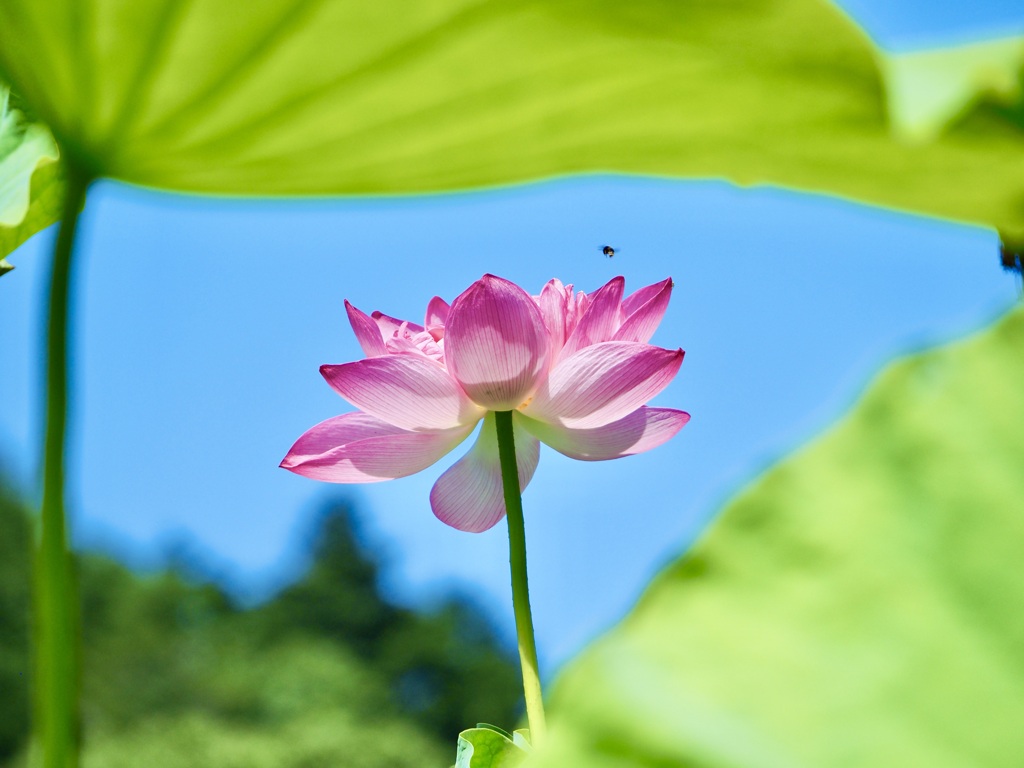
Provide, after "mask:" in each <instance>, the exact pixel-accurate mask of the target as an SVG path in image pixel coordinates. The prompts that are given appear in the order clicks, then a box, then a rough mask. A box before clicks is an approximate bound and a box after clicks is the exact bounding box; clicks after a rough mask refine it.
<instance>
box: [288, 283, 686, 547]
mask: <svg viewBox="0 0 1024 768" xmlns="http://www.w3.org/2000/svg"><path fill="white" fill-rule="evenodd" d="M672 285H673V284H672V280H671V279H666V280H663V281H662V282H660V283H655V284H654V285H649V286H647V287H646V288H641V289H640V290H638V291H636V292H635V293H633V294H632V295H631V296H629V297H627V298H626V299H625V300H623V289H624V287H625V280H624V279H623V278H621V277H616V278H614V279H612V280H611V281H609V282H608V283H607V284H606V285H605V286H603V287H602V288H600V289H599V290H597V291H595V292H594V293H591V294H584V293H582V292H580V293H577V294H574V293H573V290H572V286H571V285H569V286H563V285H562V284H561V283H560V282H559V281H558V280H551V281H550V282H549V283H548V284H547V285H545V286H544V289H543V290H542V291H541V293H540V296H536V297H531V296H530V295H529V294H527V293H526V292H525V291H524V290H523V289H522V288H520V287H519V286H517V285H515V284H513V283H510V282H509V281H508V280H504V279H502V278H500V277H495V276H494V275H484V276H483V277H482V278H481V279H480V280H477V281H476V282H475V283H473V285H471V286H470V287H469V288H468V289H466V291H465V292H463V293H462V294H461V295H460V296H459V297H458V298H456V299H455V301H454V302H453V303H452V304H451V306H449V305H448V304H447V303H446V302H445V301H444V300H443V299H440V298H438V297H435V298H434V299H432V300H431V301H430V303H429V304H428V306H427V311H426V317H425V320H424V323H423V325H417V324H415V323H410V322H407V321H402V320H396V319H394V318H391V317H388V316H387V315H384V314H381V313H379V312H375V313H373V315H372V316H367V315H366V314H364V313H363V312H360V311H359V310H358V309H356V308H355V307H353V306H352V305H351V304H349V303H348V302H347V301H346V302H345V308H346V310H347V311H348V317H349V321H350V322H351V324H352V329H353V330H354V331H355V334H356V337H357V338H358V340H359V344H360V346H362V348H363V351H364V352H365V353H366V356H367V357H366V359H365V360H359V361H357V362H354V363H345V364H344V365H324V366H321V367H320V373H321V374H322V375H323V376H324V378H325V379H327V383H328V384H330V386H331V387H332V388H333V389H334V390H335V391H336V392H337V393H338V394H340V395H341V396H342V397H343V398H345V399H346V400H348V401H349V402H350V403H351V404H352V405H354V406H356V408H358V409H359V411H357V412H355V413H346V414H343V415H341V416H335V417H334V418H331V419H327V420H326V421H324V422H321V423H320V424H317V425H316V426H315V427H313V428H312V429H310V430H309V431H308V432H306V433H305V434H304V435H302V437H300V438H299V439H298V441H297V442H296V443H295V445H293V446H292V448H291V450H290V451H289V452H288V455H287V456H285V458H284V460H283V461H282V462H281V466H282V467H284V468H285V469H289V470H291V471H292V472H295V473H297V474H300V475H304V476H306V477H310V478H313V479H314V480H325V481H328V482H335V483H371V482H377V481H380V480H391V479H394V478H398V477H405V476H406V475H411V474H414V473H416V472H419V471H420V470H423V469H426V468H427V467H429V466H430V465H431V464H434V463H435V462H436V461H438V460H439V459H441V458H442V457H443V456H445V455H446V454H448V453H449V452H450V451H451V450H452V449H454V448H455V447H456V446H457V445H458V444H459V443H461V442H462V441H463V440H465V439H466V438H467V437H468V436H469V435H470V434H471V433H472V431H473V429H474V428H475V427H476V425H477V423H478V422H480V420H481V419H482V420H483V421H484V426H483V429H481V431H480V434H479V435H478V436H477V439H476V443H475V445H474V446H473V448H472V449H470V451H469V453H467V454H466V455H465V456H463V457H462V458H461V459H459V460H458V461H457V462H456V463H455V464H454V465H453V466H452V467H451V468H449V469H448V470H447V471H446V472H445V473H444V474H442V475H441V477H440V478H439V479H438V481H437V482H436V483H435V484H434V487H433V490H432V491H431V493H430V504H431V508H432V509H433V511H434V514H435V515H436V516H437V517H438V518H439V519H440V520H442V521H443V522H445V523H447V524H448V525H451V526H453V527H455V528H458V529H460V530H463V531H473V532H479V531H485V530H487V529H488V528H490V527H491V526H493V525H494V524H495V523H497V522H498V521H499V520H501V518H502V517H504V515H505V502H504V498H503V495H502V484H501V469H500V466H499V461H498V447H497V438H496V431H495V426H494V416H493V412H494V411H513V428H514V435H515V448H516V459H517V462H518V467H519V484H520V490H522V489H525V488H526V486H527V484H528V483H529V482H530V480H531V478H532V477H533V473H534V470H535V469H536V468H537V462H538V459H539V457H540V442H543V443H545V444H547V445H549V446H551V447H552V448H554V449H555V450H556V451H559V452H560V453H563V454H565V455H566V456H570V457H572V458H575V459H582V460H584V461H601V460H604V459H617V458H620V457H622V456H629V455H631V454H635V453H641V452H643V451H647V450H650V449H651V448H654V447H656V446H658V445H661V444H662V443H664V442H665V441H667V440H668V439H669V438H671V437H672V436H673V435H675V434H676V432H678V431H679V430H680V429H682V427H683V425H685V424H686V422H687V421H689V419H690V416H689V414H687V413H685V412H683V411H677V410H673V409H671V408H649V407H647V406H645V405H644V403H646V402H647V401H648V400H649V399H650V398H652V397H654V396H655V395H657V394H658V393H659V392H661V390H662V389H664V388H665V387H666V386H667V385H668V383H669V382H670V381H671V380H672V378H673V377H674V376H675V375H676V373H677V372H678V370H679V366H680V364H681V363H682V360H683V351H682V350H681V349H677V350H670V349H662V348H660V347H654V346H651V345H649V344H647V341H648V340H649V339H650V338H651V336H652V335H653V333H654V330H655V328H657V326H658V324H659V323H660V322H661V318H662V316H663V315H664V314H665V309H666V307H667V306H668V300H669V295H670V293H671V290H672Z"/></svg>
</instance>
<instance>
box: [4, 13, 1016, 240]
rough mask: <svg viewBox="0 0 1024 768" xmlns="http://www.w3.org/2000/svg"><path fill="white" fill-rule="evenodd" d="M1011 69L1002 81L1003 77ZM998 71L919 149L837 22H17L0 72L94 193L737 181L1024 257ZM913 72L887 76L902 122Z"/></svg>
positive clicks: (281, 16) (177, 17)
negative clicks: (577, 178) (599, 176)
mask: <svg viewBox="0 0 1024 768" xmlns="http://www.w3.org/2000/svg"><path fill="white" fill-rule="evenodd" d="M1007 45H1009V46H1011V47H1012V44H1011V43H1008V44H1007ZM1000 50H1001V51H1002V49H1000ZM1015 55H1016V54H1013V53H1012V51H1011V50H1010V48H1007V50H1006V51H1003V52H1000V53H999V54H998V55H997V56H995V59H993V60H994V61H997V62H998V66H999V67H1000V68H1001V69H1000V73H1001V74H1000V78H1002V77H1003V76H1004V75H1005V74H1006V73H1009V74H1012V66H1013V60H1014V56H1015ZM985 56H988V54H985ZM985 56H981V54H978V56H973V55H971V56H967V57H966V58H964V57H960V58H959V59H957V57H956V56H954V57H953V59H957V61H959V64H957V63H956V62H953V63H952V64H950V63H949V61H947V60H946V59H943V62H944V64H943V68H942V70H941V71H942V72H943V73H944V74H942V75H941V77H944V78H953V79H954V80H956V82H957V83H958V84H957V85H956V89H957V92H958V93H959V94H960V95H961V96H962V95H963V94H964V93H966V92H967V91H969V90H970V89H976V90H977V89H980V90H978V91H977V93H976V96H977V98H975V99H973V100H972V99H968V101H971V102H972V103H974V104H975V108H974V109H965V110H960V111H959V112H958V115H959V119H958V120H957V121H956V122H955V123H953V124H950V125H949V127H948V129H947V131H946V132H945V133H943V134H942V135H941V136H934V138H933V139H932V140H929V141H919V142H916V143H907V142H905V141H904V140H902V139H901V138H900V131H903V129H904V128H906V126H929V128H928V131H927V132H926V133H927V134H928V135H929V136H931V135H933V134H934V133H935V131H934V126H935V125H937V123H936V120H938V119H939V118H938V116H937V115H938V113H935V114H934V115H933V114H931V113H930V112H929V113H928V115H929V116H928V117H927V118H925V117H921V116H922V115H925V114H926V111H922V110H923V108H922V107H921V105H916V106H915V105H911V106H910V107H907V108H906V109H904V108H902V107H901V108H900V110H901V111H899V112H898V113H897V114H896V115H894V116H892V117H891V116H890V115H888V114H887V106H886V105H887V96H886V88H887V85H886V79H885V77H884V73H883V68H882V67H880V65H879V62H880V61H883V62H884V61H889V59H887V58H885V57H883V56H882V55H881V53H880V52H879V51H878V49H877V48H876V47H875V46H874V45H873V44H872V43H871V42H870V41H869V40H868V39H867V37H866V35H865V34H864V32H863V31H862V30H861V29H860V28H858V27H857V26H856V25H855V24H853V23H852V22H851V21H850V20H849V19H848V18H847V17H846V16H845V15H844V14H843V13H842V12H841V11H840V10H839V9H838V8H836V7H835V6H834V5H832V4H831V3H830V2H827V0H736V1H735V2H729V3H699V2H694V1H693V0H689V1H687V2H676V1H675V0H637V1H636V2H630V3H609V2H598V1H597V0H563V1H562V2H557V3H551V2H548V0H513V1H512V2H500V3H499V2H482V1H481V0H424V1H421V2H416V3H405V2H401V3H400V2H397V0H390V1H388V0H384V1H382V2H375V3H328V2H317V1H316V0H302V1H301V2H292V1H291V0H288V1H287V2H286V1H285V0H269V1H268V2H262V3H258V4H255V5H251V6H249V7H247V8H246V11H245V12H244V13H239V12H238V6H237V3H235V2H233V0H203V2H191V3H184V2H176V0H74V1H72V0H6V2H4V3H3V4H2V5H0V71H2V72H3V73H4V75H5V76H6V77H7V78H8V79H9V80H10V82H11V83H13V84H14V85H15V86H16V88H17V89H18V90H19V91H20V92H21V93H23V94H24V95H25V97H26V98H27V99H28V100H29V101H30V102H31V104H32V105H33V107H34V108H35V109H36V110H37V111H38V113H39V114H40V115H41V116H42V117H43V118H44V119H45V120H46V121H47V123H48V124H49V125H50V126H51V127H52V129H53V130H54V132H55V134H56V135H57V137H58V140H59V141H60V143H61V146H62V147H63V148H64V149H65V150H66V151H68V152H70V153H71V154H72V156H73V157H74V158H75V159H76V160H77V161H78V162H80V163H83V164H85V165H86V166H88V167H89V170H91V171H92V172H95V173H96V174H98V175H105V176H111V177H114V178H119V179H124V180H126V181H130V182H134V183H138V184H145V185H151V186H155V187H164V188H170V189H178V190H190V191H197V192H214V193H229V194H260V195H280V194H372V193H396V192H402V193H406V192H415V191H435V190H441V189H455V188H466V187H480V186H487V185H495V184H507V183H513V182H518V181H523V180H528V179H534V178H538V177H545V176H550V175H554V174H567V173H580V172H585V171H602V172H623V173H640V174H658V175H670V176H677V177H696V178H728V179H731V180H733V181H735V182H737V183H740V184H756V183H773V184H778V185H782V186H785V187H791V188H798V189H807V190H821V191H825V192H829V193H832V194H835V195H839V196H843V197H848V198H855V199H860V200H865V201H868V202H872V203H876V204H880V205H884V206H890V207H893V208H898V209H904V210H911V211H918V212H923V213H927V214H931V215H937V216H942V217H948V218H953V219H959V220H965V221H972V222H977V223H984V224H988V225H991V226H995V227H998V228H999V229H1000V230H1001V231H1002V232H1003V233H1004V235H1005V236H1006V237H1007V238H1009V239H1019V240H1021V241H1022V242H1024V205H1022V204H1021V199H1022V196H1024V181H1022V179H1024V152H1021V149H1022V136H1024V123H1022V122H1021V120H1019V119H1018V117H1017V115H1018V112H1019V109H1018V107H1019V105H1020V104H1021V103H1022V101H1021V94H1020V92H1019V91H1017V92H1012V93H1011V92H1010V91H1007V90H1005V89H1002V86H1001V85H1000V86H999V88H997V89H996V91H990V90H986V89H988V87H989V85H990V84H991V81H990V79H989V78H987V77H980V78H978V77H975V76H974V75H973V74H972V75H970V76H964V77H961V76H960V75H959V74H957V73H958V72H959V71H960V70H958V69H956V67H958V66H963V67H966V68H967V70H969V71H970V72H971V73H975V72H976V65H977V63H978V61H980V60H981V58H985ZM978 57H981V58H978ZM990 58H991V57H990ZM985 60H986V61H987V60H989V59H985ZM900 61H903V60H902V59H901V60H900ZM915 62H916V64H915V65H914V66H912V67H911V68H910V70H908V69H907V68H906V67H905V66H903V65H901V64H897V65H895V69H893V67H892V66H888V65H887V68H886V69H885V72H890V73H891V72H896V73H897V74H896V75H895V76H894V77H895V80H893V85H892V86H891V87H892V88H895V96H894V97H893V99H892V103H895V104H904V103H905V102H906V98H905V96H906V90H907V89H906V84H907V83H908V82H911V81H912V82H917V81H918V80H919V79H920V78H918V76H917V74H913V75H912V76H909V77H910V80H908V79H907V78H908V75H907V72H908V71H911V70H912V71H913V72H918V70H920V69H921V68H922V67H925V66H926V65H927V64H928V62H927V61H926V60H925V59H917V60H915ZM1017 62H1018V64H1019V59H1017ZM918 65H920V66H918ZM950 67H953V68H952V69H951V68H950ZM890 79H891V78H890ZM1000 83H1002V80H1000ZM964 89H967V91H965V90H964ZM959 98H960V96H958V99H959ZM990 107H991V108H990ZM943 114H944V113H943ZM893 122H895V124H896V126H897V127H898V128H899V127H900V126H903V128H901V129H900V131H896V132H894V131H893V130H892V127H891V124H892V123H893ZM915 130H916V128H915ZM903 132H905V131H903Z"/></svg>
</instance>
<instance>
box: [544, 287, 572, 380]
mask: <svg viewBox="0 0 1024 768" xmlns="http://www.w3.org/2000/svg"><path fill="white" fill-rule="evenodd" d="M568 299H569V295H567V294H566V291H565V286H564V285H562V282H561V281H560V280H559V279H558V278H552V279H551V280H549V281H548V283H547V285H545V286H544V288H543V290H541V292H540V296H539V297H537V307H538V308H539V309H540V315H541V317H542V318H543V319H544V327H545V328H547V329H548V335H549V336H550V337H551V347H550V348H551V352H550V353H549V357H548V359H549V361H550V360H554V359H555V357H556V356H557V355H558V352H559V351H560V350H561V349H562V345H563V344H565V339H566V336H567V335H568V334H567V333H566V327H565V324H566V315H567V313H568Z"/></svg>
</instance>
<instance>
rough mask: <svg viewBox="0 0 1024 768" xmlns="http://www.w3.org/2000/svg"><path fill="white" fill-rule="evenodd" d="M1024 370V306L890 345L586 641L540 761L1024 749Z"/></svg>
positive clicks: (741, 761) (818, 758) (844, 758)
mask: <svg viewBox="0 0 1024 768" xmlns="http://www.w3.org/2000/svg"><path fill="white" fill-rule="evenodd" d="M1021 382H1024V309H1021V308H1018V309H1016V310H1014V311H1013V312H1011V313H1010V314H1009V315H1008V316H1006V317H1005V318H1004V319H1003V320H1002V321H1000V322H999V323H998V324H996V325H995V326H994V327H993V328H991V329H990V330H988V331H986V332H985V333H983V334H981V335H979V336H976V337H974V338H972V339H970V340H968V341H966V342H962V343H957V344H954V345H951V346H948V347H945V348H941V349H937V350H934V351H930V352H927V353H925V354H920V355H917V356H914V357H911V358H909V359H905V360H903V361H901V362H898V363H897V364H894V365H893V366H892V367H890V368H889V369H888V370H887V371H885V372H884V373H883V374H882V375H881V376H880V378H879V379H878V381H876V382H875V383H874V384H873V385H872V386H871V388H870V389H869V391H868V392H867V394H866V395H865V396H864V397H863V398H862V400H861V401H860V402H859V404H858V405H857V406H856V407H855V409H854V410H853V412H852V413H851V415H849V416H848V417H847V418H846V419H845V420H844V421H843V422H841V423H840V424H839V425H838V426H837V427H836V428H834V429H833V430H832V431H831V432H830V433H828V434H827V435H826V436H825V437H824V438H822V439H820V440H819V441H817V442H815V443H812V444H811V445H810V446H808V447H807V448H805V449H803V450H801V451H800V452H799V453H798V454H796V455H795V456H793V457H792V458H789V459H787V460H785V461H784V462H783V463H781V464H780V465H778V466H777V467H776V468H774V469H772V470H770V471H769V472H768V473H767V474H765V475H764V476H763V477H762V478H761V479H760V480H758V481H757V482H755V483H754V484H753V485H752V486H751V487H750V488H749V489H748V490H746V491H745V492H743V493H741V494H740V496H739V497H738V498H737V499H736V500H735V501H733V502H732V503H731V504H729V505H728V506H727V507H726V509H725V510H724V512H723V514H722V515H721V517H720V518H719V519H718V521H717V522H716V523H715V524H714V525H713V527H712V528H711V529H710V531H709V532H708V533H707V534H706V535H705V537H704V538H703V540H701V541H700V542H699V543H698V544H697V545H696V547H695V548H694V549H693V550H692V551H691V552H689V553H688V554H686V555H685V556H683V557H682V558H681V559H680V560H679V561H678V562H677V563H675V564H674V565H672V566H671V567H669V568H668V569H667V570H666V571H665V572H664V573H662V574H661V575H660V576H659V577H658V578H657V579H656V580H655V581H654V583H653V584H652V585H651V586H650V587H649V589H648V591H647V593H646V594H645V596H644V597H643V598H642V600H641V601H640V603H639V605H638V606H637V607H636V609H635V610H634V611H633V612H632V614H631V615H630V616H628V617H627V618H626V619H625V621H623V622H622V624H621V625H620V626H619V627H617V628H616V629H614V630H613V631H612V632H610V633H609V634H608V635H607V636H606V637H605V638H603V639H602V640H600V641H599V642H597V643H596V644H595V645H594V646H593V647H592V648H590V649H589V650H587V651H586V652H585V653H584V654H583V655H582V656H581V657H580V658H579V659H578V660H577V661H575V662H573V663H572V665H571V666H570V668H569V669H568V670H567V671H566V672H565V673H564V675H563V676H562V678H561V680H560V681H559V682H558V683H557V685H556V687H555V691H554V693H553V696H552V700H551V705H550V712H549V714H550V721H551V722H552V731H551V734H550V739H549V742H548V744H547V748H546V749H545V750H544V751H543V752H542V754H539V755H537V756H536V757H535V758H534V759H532V760H531V761H530V762H529V763H528V765H530V766H531V768H537V767H542V768H548V767H549V766H551V767H552V768H554V766H559V767H560V766H566V765H585V766H588V768H640V767H641V766H644V767H647V766H663V767H665V768H668V767H669V766H687V767H688V768H712V767H714V768H741V767H742V768H767V767H768V766H772V767H773V768H774V767H778V768H840V767H842V768H853V766H872V768H907V766H928V768H963V767H964V766H986V768H1018V767H1019V766H1021V765H1024V729H1022V728H1021V714H1022V713H1024V654H1022V653H1021V649H1022V648H1024V567H1022V562H1024V560H1022V555H1021V553H1022V552H1024V471H1022V461H1024V397H1021Z"/></svg>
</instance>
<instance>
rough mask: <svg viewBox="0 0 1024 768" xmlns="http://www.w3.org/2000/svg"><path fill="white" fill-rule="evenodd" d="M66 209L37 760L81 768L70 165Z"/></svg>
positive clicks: (38, 594)
mask: <svg viewBox="0 0 1024 768" xmlns="http://www.w3.org/2000/svg"><path fill="white" fill-rule="evenodd" d="M65 171H66V179H67V181H66V183H67V187H66V189H65V192H64V208H63V212H62V215H61V220H60V229H59V230H58V232H57V242H56V245H55V246H54V249H53V265H52V272H51V275H50V295H49V309H48V316H47V329H46V344H47V348H46V436H45V442H44V445H43V505H42V511H41V514H40V527H39V536H38V539H37V545H36V557H35V625H34V636H33V641H34V649H35V676H34V679H33V690H34V714H35V723H34V735H33V752H34V762H35V763H36V764H37V765H41V766H43V768H77V766H78V742H79V714H78V687H79V678H80V671H79V667H80V664H79V656H80V648H79V642H78V597H77V590H76V583H75V574H74V564H73V561H72V558H71V552H70V550H69V548H68V535H67V524H66V517H65V514H64V443H65V436H66V433H67V429H66V423H67V400H68V304H69V298H70V293H71V290H70V289H71V280H72V272H71V265H72V258H71V257H72V252H73V250H74V242H75V229H76V227H77V224H78V215H79V213H80V211H81V210H82V206H83V204H84V203H85V191H86V189H87V188H88V186H89V182H90V181H91V179H90V177H89V175H88V174H86V173H84V172H83V171H82V170H81V169H80V168H78V167H76V165H75V164H74V163H73V162H67V163H66V166H65Z"/></svg>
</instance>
